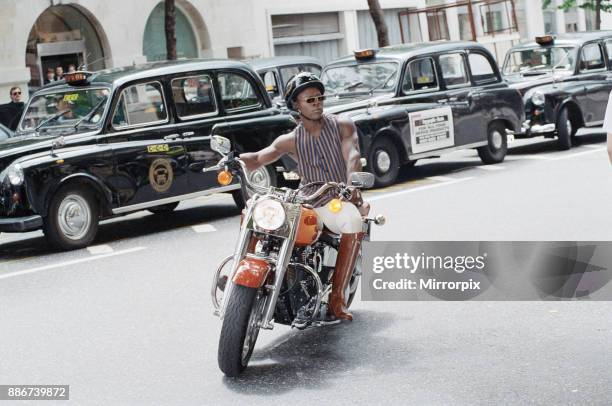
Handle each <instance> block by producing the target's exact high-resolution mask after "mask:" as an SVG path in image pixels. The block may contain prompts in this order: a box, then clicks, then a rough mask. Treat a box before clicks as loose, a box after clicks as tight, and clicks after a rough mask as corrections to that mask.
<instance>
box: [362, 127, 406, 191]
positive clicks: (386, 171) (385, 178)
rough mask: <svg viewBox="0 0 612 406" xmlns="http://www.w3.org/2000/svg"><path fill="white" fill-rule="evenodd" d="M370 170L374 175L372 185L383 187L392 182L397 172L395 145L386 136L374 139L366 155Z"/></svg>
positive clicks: (397, 160)
mask: <svg viewBox="0 0 612 406" xmlns="http://www.w3.org/2000/svg"><path fill="white" fill-rule="evenodd" d="M368 166H369V170H370V172H371V173H372V174H373V175H374V186H375V187H385V186H389V185H391V184H393V183H394V182H395V179H397V174H398V172H399V167H400V164H399V154H398V152H397V147H396V146H395V144H394V143H393V141H391V139H390V138H388V137H378V138H377V139H376V140H374V144H372V148H371V150H370V156H369V157H368Z"/></svg>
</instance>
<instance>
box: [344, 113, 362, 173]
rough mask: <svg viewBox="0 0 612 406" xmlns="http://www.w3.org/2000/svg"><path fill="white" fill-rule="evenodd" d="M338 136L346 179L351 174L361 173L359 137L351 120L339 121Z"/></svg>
mask: <svg viewBox="0 0 612 406" xmlns="http://www.w3.org/2000/svg"><path fill="white" fill-rule="evenodd" d="M339 126H340V135H341V137H342V155H343V156H344V162H346V179H347V180H348V179H349V178H350V176H351V173H353V172H360V171H361V152H360V151H359V135H358V134H357V127H355V124H353V122H352V121H351V120H348V119H346V120H345V119H340V120H339Z"/></svg>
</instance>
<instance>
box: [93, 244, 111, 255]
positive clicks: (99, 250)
mask: <svg viewBox="0 0 612 406" xmlns="http://www.w3.org/2000/svg"><path fill="white" fill-rule="evenodd" d="M87 251H89V253H90V254H91V255H99V254H108V253H111V252H113V251H114V250H113V247H111V246H110V245H106V244H103V245H92V246H91V247H87Z"/></svg>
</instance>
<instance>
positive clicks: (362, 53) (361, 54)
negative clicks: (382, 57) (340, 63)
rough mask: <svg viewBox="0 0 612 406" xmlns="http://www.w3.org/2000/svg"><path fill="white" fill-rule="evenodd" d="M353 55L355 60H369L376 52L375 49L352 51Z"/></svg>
mask: <svg viewBox="0 0 612 406" xmlns="http://www.w3.org/2000/svg"><path fill="white" fill-rule="evenodd" d="M353 54H354V55H355V59H371V58H374V55H376V50H375V49H371V48H370V49H358V50H355V51H353Z"/></svg>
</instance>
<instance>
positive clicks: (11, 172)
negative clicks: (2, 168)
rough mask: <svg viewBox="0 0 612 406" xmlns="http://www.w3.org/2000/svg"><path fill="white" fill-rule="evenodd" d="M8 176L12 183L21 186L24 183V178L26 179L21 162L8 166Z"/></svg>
mask: <svg viewBox="0 0 612 406" xmlns="http://www.w3.org/2000/svg"><path fill="white" fill-rule="evenodd" d="M7 176H8V179H9V182H11V185H13V186H19V185H21V184H22V183H23V180H24V176H23V168H22V167H21V165H19V164H14V165H11V166H10V167H9V168H8V171H7Z"/></svg>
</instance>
